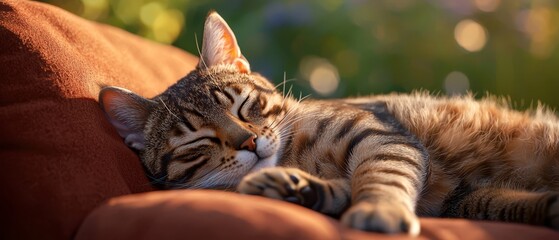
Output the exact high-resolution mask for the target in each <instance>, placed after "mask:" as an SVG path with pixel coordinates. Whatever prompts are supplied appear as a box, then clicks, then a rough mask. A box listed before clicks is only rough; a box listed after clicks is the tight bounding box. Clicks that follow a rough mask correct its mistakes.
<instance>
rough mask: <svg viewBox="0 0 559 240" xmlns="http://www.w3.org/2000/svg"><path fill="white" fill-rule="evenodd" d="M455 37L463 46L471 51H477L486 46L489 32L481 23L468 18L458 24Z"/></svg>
mask: <svg viewBox="0 0 559 240" xmlns="http://www.w3.org/2000/svg"><path fill="white" fill-rule="evenodd" d="M454 38H455V39H456V42H457V43H458V45H460V46H461V47H462V48H464V49H466V50H467V51H469V52H477V51H479V50H481V49H482V48H483V46H485V43H486V42H487V33H486V30H485V28H483V26H481V25H480V24H479V23H477V22H475V21H473V20H470V19H466V20H462V21H460V22H459V23H458V24H456V27H455V28H454Z"/></svg>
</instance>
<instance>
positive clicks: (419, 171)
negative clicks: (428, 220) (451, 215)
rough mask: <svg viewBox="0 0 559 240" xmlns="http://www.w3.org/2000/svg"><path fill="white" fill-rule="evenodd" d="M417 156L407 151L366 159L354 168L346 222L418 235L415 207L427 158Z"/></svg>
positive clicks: (372, 228) (371, 228)
mask: <svg viewBox="0 0 559 240" xmlns="http://www.w3.org/2000/svg"><path fill="white" fill-rule="evenodd" d="M418 155H419V156H420V155H421V154H416V155H415V156H416V157H417V156H418ZM413 156H414V154H406V150H403V151H400V152H398V153H396V152H393V153H379V154H376V155H373V156H371V157H370V158H368V159H366V160H363V161H362V162H361V163H360V164H359V165H358V166H357V167H356V168H355V170H354V171H353V176H352V181H351V191H352V206H351V207H350V208H349V209H348V210H347V211H346V212H345V213H344V214H343V216H342V222H343V223H344V224H345V225H347V226H349V227H351V228H355V229H361V230H365V231H373V232H382V233H407V234H410V235H414V236H416V235H418V234H419V231H420V225H419V220H418V218H417V216H416V214H415V206H416V201H417V196H418V194H419V192H420V190H421V187H422V183H423V178H424V171H425V170H424V166H423V162H426V161H424V160H422V159H421V158H419V157H417V158H414V157H413Z"/></svg>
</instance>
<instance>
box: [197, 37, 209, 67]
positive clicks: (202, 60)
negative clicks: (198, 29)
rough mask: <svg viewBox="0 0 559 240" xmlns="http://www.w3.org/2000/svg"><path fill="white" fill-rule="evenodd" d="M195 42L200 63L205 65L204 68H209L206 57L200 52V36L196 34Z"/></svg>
mask: <svg viewBox="0 0 559 240" xmlns="http://www.w3.org/2000/svg"><path fill="white" fill-rule="evenodd" d="M194 42H195V43H196V50H198V55H199V56H200V62H202V64H203V65H204V68H208V65H207V64H206V62H205V61H204V56H203V55H202V52H201V51H200V45H199V44H198V36H197V35H196V33H194Z"/></svg>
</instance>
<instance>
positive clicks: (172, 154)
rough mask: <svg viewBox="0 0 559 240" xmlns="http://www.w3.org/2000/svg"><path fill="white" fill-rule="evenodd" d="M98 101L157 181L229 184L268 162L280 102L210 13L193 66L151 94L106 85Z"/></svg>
mask: <svg viewBox="0 0 559 240" xmlns="http://www.w3.org/2000/svg"><path fill="white" fill-rule="evenodd" d="M99 102H100V104H101V107H102V108H103V110H104V111H105V113H106V115H107V117H108V119H109V121H110V122H111V123H112V124H113V126H114V127H115V128H116V129H117V131H118V133H119V134H120V136H122V137H123V138H124V141H125V143H126V144H127V145H128V146H129V147H130V148H132V149H135V150H137V151H138V153H139V155H140V158H141V160H142V162H143V164H144V167H145V169H146V171H147V173H148V175H151V176H152V177H153V178H154V179H153V181H154V182H155V183H157V184H161V185H162V186H163V187H170V188H177V187H185V188H231V187H234V185H235V184H237V183H238V181H239V180H240V179H241V178H242V177H243V176H244V175H246V174H247V173H249V172H251V171H254V170H256V169H260V168H263V167H268V166H274V165H275V164H276V161H277V158H278V151H279V150H280V147H281V134H282V132H283V130H282V126H284V123H285V122H286V121H283V120H285V119H284V118H285V116H286V115H288V114H287V113H286V110H285V109H286V108H285V106H286V102H285V100H284V98H283V97H282V95H281V94H279V93H278V92H277V91H276V89H275V87H274V85H272V84H271V83H270V82H269V81H268V80H266V79H265V78H263V77H261V76H260V75H258V74H255V73H251V71H250V65H249V63H248V61H247V60H246V59H245V58H244V57H243V55H242V54H241V51H240V49H239V46H238V44H237V40H236V38H235V36H234V34H233V32H232V31H231V29H230V28H229V26H228V25H227V23H226V22H225V21H224V20H223V19H222V18H221V17H220V16H219V15H218V14H217V13H215V12H212V13H210V14H209V15H208V17H207V19H206V23H205V25H204V38H203V46H202V51H201V57H200V62H199V64H198V66H197V68H196V69H195V70H194V71H192V72H190V73H189V74H188V75H187V76H186V77H184V78H183V79H181V80H179V81H178V82H177V83H176V84H174V85H173V86H171V87H170V88H168V89H167V90H166V91H165V92H163V93H162V94H160V95H159V96H156V97H154V98H152V99H146V98H143V97H141V96H138V95H136V94H134V93H132V92H130V91H128V90H126V89H122V88H116V87H107V88H104V89H103V90H102V91H101V93H100V95H99Z"/></svg>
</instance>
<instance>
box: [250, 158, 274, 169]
mask: <svg viewBox="0 0 559 240" xmlns="http://www.w3.org/2000/svg"><path fill="white" fill-rule="evenodd" d="M277 162H278V157H277V155H276V154H272V155H271V156H269V157H266V158H262V159H258V161H257V162H256V163H255V164H254V166H253V167H252V168H251V169H250V170H249V172H256V171H258V170H260V169H263V168H269V167H275V166H276V165H277Z"/></svg>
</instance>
